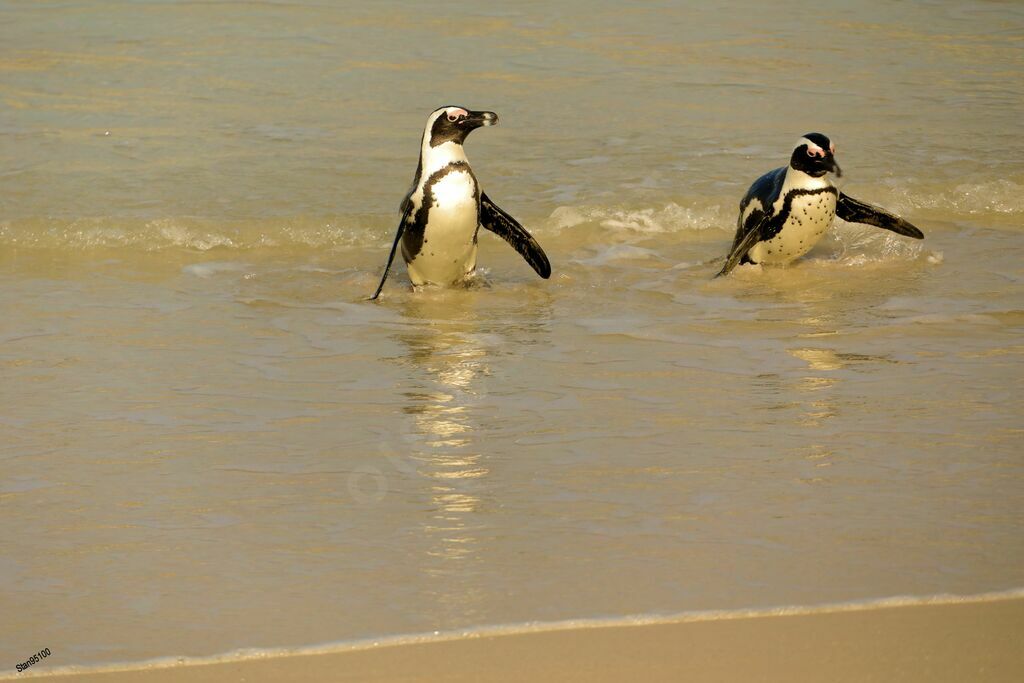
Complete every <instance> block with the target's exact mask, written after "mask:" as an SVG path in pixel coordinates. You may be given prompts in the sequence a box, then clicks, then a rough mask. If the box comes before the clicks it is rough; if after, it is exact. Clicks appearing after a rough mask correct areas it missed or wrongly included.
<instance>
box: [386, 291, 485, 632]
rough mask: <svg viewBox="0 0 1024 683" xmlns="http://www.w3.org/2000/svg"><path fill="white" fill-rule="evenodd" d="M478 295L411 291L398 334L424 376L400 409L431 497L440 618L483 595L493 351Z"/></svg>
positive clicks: (429, 566)
mask: <svg viewBox="0 0 1024 683" xmlns="http://www.w3.org/2000/svg"><path fill="white" fill-rule="evenodd" d="M476 299H477V296H476V295H475V293H474V292H472V291H465V290H463V291H452V292H447V293H441V292H431V293H429V294H427V295H425V296H414V297H409V300H408V301H407V302H406V304H405V318H406V320H408V321H410V325H409V326H408V327H407V328H406V329H405V330H404V331H403V332H401V333H400V334H399V335H398V336H397V338H398V340H399V341H400V342H401V343H402V344H403V345H404V346H405V347H406V348H407V350H408V351H407V354H406V355H405V356H404V357H403V358H402V359H401V362H404V363H406V364H408V365H410V366H412V369H413V370H415V371H417V372H414V373H412V375H413V376H414V377H415V376H418V377H420V379H419V381H417V384H418V385H419V386H418V387H416V388H414V389H410V390H409V391H407V392H406V394H405V395H406V398H407V399H408V402H407V405H406V406H405V407H404V408H403V412H404V413H405V414H406V415H408V416H410V417H411V418H412V420H413V425H412V431H413V432H414V433H415V435H416V441H417V442H418V443H419V444H420V446H419V447H418V448H417V449H416V452H415V453H414V454H413V458H414V459H415V461H416V466H417V469H418V472H419V474H420V477H421V479H420V480H421V481H422V482H424V487H425V488H424V491H423V493H424V494H425V498H426V499H427V501H428V503H429V509H428V512H427V514H426V516H425V517H424V519H423V536H424V539H425V540H426V541H427V549H426V554H427V559H426V560H425V561H424V563H423V565H424V572H425V573H426V574H427V575H429V576H432V577H433V578H435V579H436V582H435V583H434V585H433V586H432V588H431V590H432V592H433V594H434V597H435V600H436V601H437V605H438V617H439V618H440V619H444V618H446V617H451V618H455V617H459V616H467V615H469V616H472V615H473V614H475V613H477V612H478V611H479V609H480V604H481V602H482V600H483V592H482V591H481V589H480V588H479V586H480V583H479V582H477V581H476V580H474V577H475V576H476V575H477V573H478V572H479V571H480V565H481V563H482V561H483V560H482V558H481V555H480V553H481V548H480V539H479V537H478V532H479V530H480V528H481V524H480V523H479V521H478V516H479V514H480V512H481V508H482V507H483V505H484V498H483V495H482V494H481V491H483V490H486V479H487V477H488V476H489V475H490V469H489V468H488V466H487V462H486V460H485V457H484V454H483V452H482V450H481V448H480V444H479V443H478V441H477V439H476V430H475V424H474V408H475V406H476V405H477V404H478V403H479V402H480V400H481V395H480V393H479V382H480V380H481V379H482V378H484V377H486V376H487V375H488V374H490V370H489V366H488V349H487V348H486V346H485V345H484V344H483V343H482V342H481V338H480V336H479V335H477V334H476V333H475V328H476V312H475V310H474V306H475V301H476Z"/></svg>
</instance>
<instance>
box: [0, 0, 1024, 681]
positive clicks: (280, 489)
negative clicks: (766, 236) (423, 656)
mask: <svg viewBox="0 0 1024 683" xmlns="http://www.w3.org/2000/svg"><path fill="white" fill-rule="evenodd" d="M0 11H2V16H3V21H2V24H0V36H2V41H0V98H2V103H0V106H2V111H0V145H2V156H0V158H2V167H0V176H2V184H0V305H2V309H0V311H2V318H0V320H2V322H0V377H2V382H3V384H2V386H3V401H2V404H0V433H2V434H3V438H2V440H0V463H2V471H0V514H2V520H3V523H2V525H0V548H2V550H0V614H3V615H4V616H3V618H2V619H0V658H2V661H0V667H4V668H6V667H10V668H11V669H12V670H13V667H14V665H15V663H17V662H21V661H23V660H24V659H25V658H27V657H28V656H30V655H31V654H32V653H34V652H36V651H37V650H39V649H41V648H43V647H49V648H50V649H51V651H52V652H53V655H52V656H51V657H50V658H49V659H47V660H46V662H45V664H47V665H73V664H96V663H102V662H112V661H131V660H139V659H144V658H149V657H157V656H167V655H205V654H212V653H218V652H225V651H228V650H232V649H235V648H255V647H281V646H285V647H288V646H300V645H306V644H312V643H322V642H329V641H339V640H347V639H354V638H364V637H374V636H386V635H394V634H403V633H416V632H424V631H433V630H444V629H453V628H463V627H474V626H483V625H488V624H502V623H514V622H522V621H535V620H557V619H568V618H577V617H601V616H620V615H629V614H643V613H668V612H678V611H681V610H699V609H729V608H740V607H763V606H770V605H780V604H813V603H819V602H827V601H840V600H857V599H866V598H873V597H879V596H886V595H899V594H932V593H940V592H952V593H976V592H981V591H988V590H1000V589H1005V588H1010V587H1016V586H1021V585H1024V572H1022V567H1024V535H1022V534H1021V519H1022V514H1024V505H1022V504H1024V485H1022V474H1024V472H1022V460H1024V450H1022V448H1021V444H1022V430H1024V420H1022V408H1024V405H1022V396H1024V382H1022V379H1024V371H1022V362H1021V361H1022V355H1024V340H1022V336H1021V333H1022V331H1024V296H1022V295H1024V266H1022V265H1021V263H1022V261H1021V258H1020V255H1021V242H1022V223H1024V165H1022V162H1021V159H1022V158H1024V140H1022V137H1021V135H1020V121H1022V120H1024V105H1022V102H1024V97H1022V92H1024V83H1022V80H1024V79H1022V64H1024V60H1022V57H1024V54H1022V49H1024V48H1022V46H1024V10H1022V9H1021V7H1020V6H1019V5H1017V4H1015V3H1001V2H977V3H972V4H969V5H964V4H963V3H957V2H945V1H942V2H938V1H936V2H921V3H888V2H880V1H872V2H869V3H859V4H857V5H850V4H849V3H839V2H816V3H813V5H812V4H804V3H796V2H783V3H760V2H753V1H751V0H743V1H735V2H726V3H713V4H710V3H708V4H705V3H693V5H692V6H691V5H690V4H689V3H657V4H655V5H653V6H648V7H639V6H624V5H623V4H622V3H619V2H614V3H612V2H599V3H594V2H586V3H583V2H572V3H563V4H562V5H561V6H560V7H555V8H553V7H551V6H550V5H549V3H540V2H517V3H510V4H508V5H495V4H494V3H484V4H479V3H478V4H476V5H473V4H469V5H467V4H466V3H455V2H438V3H433V5H432V7H431V9H430V10H429V11H426V10H425V9H422V8H421V9H418V10H417V9H412V8H410V7H408V6H406V5H405V4H404V3H395V2H376V3H362V4H356V3H323V4H310V3H304V2H277V3H259V2H252V3H176V2H175V3H171V2H79V3H72V2H2V3H0ZM449 103H450V104H460V105H465V106H469V107H474V108H485V109H491V110H494V111H497V112H498V113H499V114H500V115H501V125H500V126H498V127H497V128H489V129H486V130H481V131H478V132H476V133H474V134H473V135H472V136H471V138H470V139H469V141H468V144H467V150H468V154H469V157H470V160H471V162H472V163H473V165H474V169H475V170H476V174H477V176H478V177H479V178H480V180H481V182H482V184H483V186H484V188H485V190H486V191H487V193H488V194H489V195H490V196H491V197H492V198H493V199H494V200H495V201H496V202H497V203H498V204H500V205H501V206H502V207H503V208H505V209H506V210H508V211H509V212H510V213H512V214H513V215H515V216H517V217H518V218H519V219H520V220H521V221H522V222H523V223H524V224H525V225H526V226H528V227H529V228H530V230H531V231H532V232H533V233H534V234H535V235H536V236H537V238H538V240H539V241H540V242H541V244H542V245H543V246H544V248H545V250H546V251H547V253H548V255H549V256H550V259H551V261H552V264H553V267H554V275H553V276H552V278H551V279H550V280H549V281H542V280H540V279H538V278H536V276H535V275H534V274H533V273H532V271H530V270H529V268H528V267H527V266H526V265H525V264H524V263H523V262H522V261H521V260H520V259H519V257H518V256H517V255H516V254H515V253H514V252H513V251H512V250H511V249H509V248H508V247H507V246H506V245H505V244H503V243H502V242H500V240H498V239H497V238H495V237H493V236H492V235H489V234H483V235H482V236H481V244H480V263H481V266H482V268H481V271H482V272H481V275H482V277H481V282H479V283H478V284H477V286H475V287H473V288H470V289H467V290H457V291H447V292H427V293H418V294H417V293H412V292H410V291H409V286H408V279H407V278H406V276H405V273H404V269H403V268H401V267H399V268H398V269H397V271H396V273H395V276H394V277H393V279H392V281H390V282H389V284H388V285H387V287H386V289H385V294H384V296H383V298H382V299H381V300H380V302H379V303H377V304H371V303H367V302H365V301H363V297H365V296H366V295H367V294H369V293H370V292H372V290H373V287H374V286H375V284H376V278H377V277H378V275H379V272H380V269H381V267H382V265H383V260H384V257H385V255H386V251H387V248H388V247H389V246H390V240H391V237H392V235H393V231H394V227H395V224H396V221H397V205H398V202H399V201H400V199H401V197H402V195H403V194H404V192H405V190H406V189H407V187H408V183H409V181H410V179H411V177H412V173H413V170H414V168H415V165H416V153H417V148H418V143H419V137H420V131H421V126H422V125H423V121H424V120H425V118H426V115H427V113H428V112H429V111H430V110H432V109H434V108H435V107H436V106H439V105H442V104H449ZM813 130H820V131H822V132H824V133H826V134H828V135H830V136H831V137H832V138H833V140H835V142H836V143H837V145H838V148H839V151H838V158H839V160H840V163H841V164H842V165H843V167H844V169H845V170H846V174H845V176H844V178H843V179H842V180H843V188H844V191H846V192H848V193H850V194H851V195H853V196H855V197H858V198H860V199H862V200H865V201H870V202H874V203H877V204H881V205H883V206H886V207H888V208H890V209H892V210H894V211H897V212H899V213H901V214H903V215H904V216H906V217H907V218H908V219H910V220H912V221H913V222H914V223H916V224H917V225H919V226H920V227H921V228H922V229H923V230H924V231H925V233H926V235H927V238H926V239H925V240H924V241H923V242H912V241H910V240H906V239H904V238H900V237H898V236H896V235H893V234H889V233H883V232H882V231H880V230H877V229H874V228H870V227H866V226H855V225H848V224H839V225H837V226H836V227H835V229H834V230H833V232H832V234H831V235H830V236H829V238H828V239H826V240H825V241H824V242H823V243H822V244H821V245H820V246H819V247H818V248H816V249H815V250H814V251H813V252H812V253H811V254H810V255H809V257H808V258H806V259H804V260H802V261H801V262H799V263H797V264H796V265H794V267H792V268H789V269H785V270H766V271H762V270H760V269H759V268H756V267H742V268H740V269H738V270H737V271H736V273H735V274H734V276H732V277H730V278H727V279H720V280H712V277H711V276H712V275H713V274H714V272H715V271H716V269H717V267H718V266H719V265H720V260H719V259H720V258H721V257H722V256H724V253H725V250H726V249H727V248H728V245H729V243H730V241H731V238H732V230H733V226H734V221H735V210H736V205H737V203H738V200H739V198H740V196H741V195H742V193H743V191H744V190H745V189H746V187H747V185H748V184H749V183H750V182H751V181H752V180H753V179H754V178H755V177H756V176H757V175H759V174H760V173H762V172H764V171H766V170H769V169H771V168H773V167H775V166H778V165H781V164H782V163H783V162H784V161H785V160H786V159H787V157H788V154H789V150H790V148H791V145H792V143H793V142H794V141H795V140H796V138H797V137H799V136H800V135H801V134H803V133H805V132H808V131H813Z"/></svg>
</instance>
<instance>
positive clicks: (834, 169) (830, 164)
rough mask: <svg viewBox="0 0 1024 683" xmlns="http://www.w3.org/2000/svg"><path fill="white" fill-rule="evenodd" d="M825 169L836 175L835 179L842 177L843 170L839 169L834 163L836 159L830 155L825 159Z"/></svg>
mask: <svg viewBox="0 0 1024 683" xmlns="http://www.w3.org/2000/svg"><path fill="white" fill-rule="evenodd" d="M825 168H827V169H828V170H830V171H832V172H833V173H835V174H836V177H837V178H842V177H843V169H841V168H839V164H837V163H836V158H835V157H834V156H832V155H831V154H829V155H828V158H827V159H825Z"/></svg>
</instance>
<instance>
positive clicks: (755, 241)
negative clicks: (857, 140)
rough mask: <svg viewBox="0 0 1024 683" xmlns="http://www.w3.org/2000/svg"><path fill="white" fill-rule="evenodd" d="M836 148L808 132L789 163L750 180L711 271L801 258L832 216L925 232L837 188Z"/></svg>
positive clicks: (897, 230) (907, 232) (920, 235)
mask: <svg viewBox="0 0 1024 683" xmlns="http://www.w3.org/2000/svg"><path fill="white" fill-rule="evenodd" d="M835 153H836V147H835V145H833V144H832V141H831V140H829V139H828V138H827V137H825V136H824V135H822V134H821V133H808V134H807V135H805V136H803V137H802V138H800V140H799V142H797V143H796V148H795V149H794V150H793V154H792V156H790V159H789V166H784V167H782V168H777V169H775V170H774V171H769V172H768V173H765V174H764V175H763V176H761V177H760V178H758V179H757V180H755V181H754V184H753V185H751V186H750V189H749V190H747V194H746V195H745V196H744V197H743V200H742V201H741V202H740V215H739V219H738V220H737V221H736V237H735V239H733V243H732V249H731V250H730V251H729V257H728V258H727V259H726V260H725V265H724V266H722V270H721V271H720V272H719V273H718V275H716V276H715V277H719V276H721V275H726V274H728V273H729V271H731V270H732V269H733V268H735V267H736V266H737V264H740V263H765V264H769V265H786V264H788V263H790V262H792V261H793V260H795V259H797V258H800V257H801V256H803V255H804V254H806V253H807V252H809V251H810V250H811V249H812V248H813V247H814V245H815V244H817V243H818V240H820V239H821V236H822V235H824V234H825V231H826V230H827V229H828V228H829V226H831V225H832V221H833V220H834V219H835V217H836V216H839V217H840V218H842V219H843V220H844V221H850V222H851V223H867V224H868V225H874V226H876V227H879V228H884V229H886V230H892V231H893V232H895V233H899V234H900V235H906V236H907V237H913V238H915V239H923V238H924V233H922V232H921V231H920V230H918V229H917V228H916V227H914V226H913V225H911V224H910V223H908V222H907V221H905V220H903V219H902V218H900V217H899V216H894V215H893V214H891V213H888V212H887V211H885V210H883V209H880V208H878V207H877V206H871V205H870V204H865V203H864V202H860V201H857V200H856V199H854V198H853V197H849V196H847V195H845V194H843V193H842V192H840V191H839V190H838V189H837V188H836V186H835V185H833V184H832V181H831V179H829V178H828V175H827V174H828V173H835V174H836V175H837V176H841V175H842V170H840V168H839V165H838V164H837V163H836V159H835Z"/></svg>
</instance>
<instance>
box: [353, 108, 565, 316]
mask: <svg viewBox="0 0 1024 683" xmlns="http://www.w3.org/2000/svg"><path fill="white" fill-rule="evenodd" d="M497 122H498V115H497V114H495V113H494V112H490V111H469V110H467V109H463V108H462V107H441V108H440V109H436V110H434V111H433V112H432V113H431V114H430V116H429V117H428V118H427V125H426V127H425V128H424V130H423V140H422V141H421V142H420V160H419V165H418V166H417V167H416V176H415V178H413V181H412V187H411V188H410V189H409V192H408V194H406V195H405V199H403V200H402V205H401V212H402V218H401V220H400V221H399V223H398V233H397V234H396V235H395V243H394V244H393V245H392V246H391V254H390V255H389V256H388V262H387V264H386V265H385V266H384V275H383V276H382V277H381V279H380V284H379V285H378V286H377V291H376V292H374V294H373V296H371V297H370V299H376V298H377V297H378V296H379V295H380V291H381V289H383V288H384V281H385V280H387V277H388V271H389V270H390V269H391V262H392V261H393V260H394V258H395V251H396V250H397V248H398V244H399V242H401V244H402V258H403V259H405V263H406V267H407V268H408V269H409V279H411V280H412V283H413V285H415V286H420V285H440V286H448V285H454V284H458V283H460V282H463V281H465V279H466V278H467V277H469V276H470V275H472V274H473V271H474V270H475V269H476V250H477V231H478V230H479V228H480V226H481V225H482V226H484V227H485V228H487V229H488V230H490V231H491V232H493V233H495V234H496V235H498V236H499V237H501V238H502V239H504V240H505V241H506V242H508V243H509V244H511V245H512V247H513V248H514V249H515V250H516V251H518V252H519V253H520V255H522V257H523V258H524V259H526V262H527V263H529V264H530V266H532V267H533V269H534V270H535V271H537V274H538V275H540V276H541V277H542V278H545V279H547V278H548V277H550V275H551V264H550V263H548V257H547V256H546V255H545V254H544V250H543V249H541V248H540V245H539V244H537V241H536V240H535V239H533V237H532V236H531V235H530V233H528V232H527V231H526V229H525V228H523V226H521V225H520V224H519V223H518V222H517V221H516V219H514V218H512V216H510V215H508V214H507V213H505V212H504V211H502V210H501V209H500V208H498V206H497V205H496V204H494V202H492V201H491V200H490V198H488V196H487V195H486V194H484V193H483V192H482V191H481V190H480V185H479V183H478V182H477V180H476V176H475V175H474V174H473V170H472V169H471V168H470V167H469V162H468V161H467V160H466V152H465V150H464V149H463V147H462V145H463V142H465V140H466V136H467V135H469V134H470V132H471V131H473V130H474V129H476V128H479V127H480V126H493V125H495V124H496V123H497Z"/></svg>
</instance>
